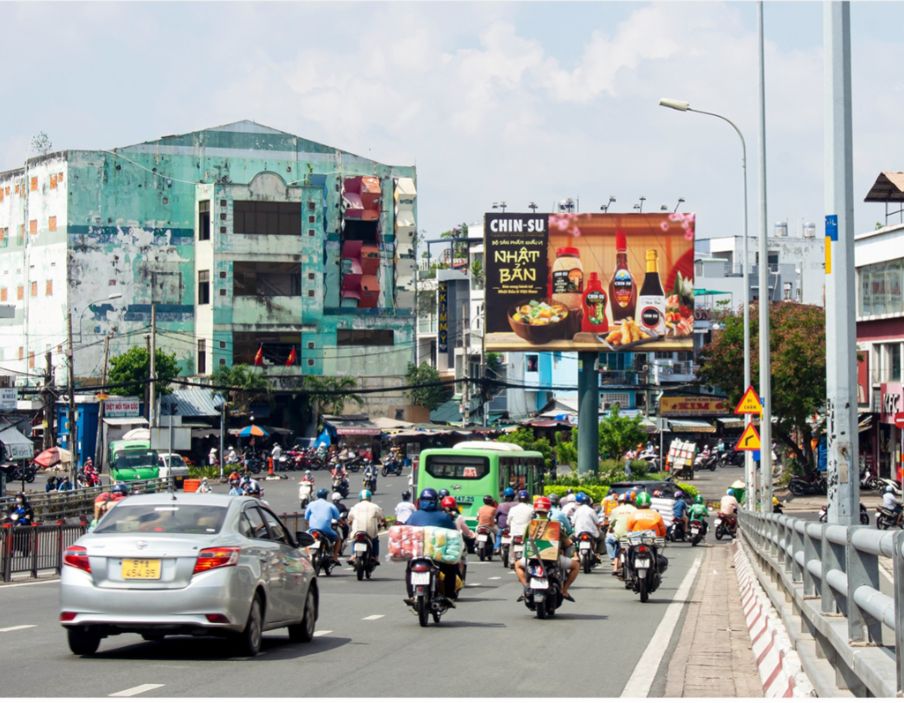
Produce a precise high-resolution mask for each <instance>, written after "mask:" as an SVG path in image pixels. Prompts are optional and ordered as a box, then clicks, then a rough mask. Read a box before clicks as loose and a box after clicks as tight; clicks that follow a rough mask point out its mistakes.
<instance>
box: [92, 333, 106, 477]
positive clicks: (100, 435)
mask: <svg viewBox="0 0 904 703" xmlns="http://www.w3.org/2000/svg"><path fill="white" fill-rule="evenodd" d="M109 360H110V334H109V333H107V334H105V335H104V370H103V372H102V373H101V380H100V385H102V386H106V385H107V364H108V363H109ZM99 395H100V403H99V404H98V408H97V439H96V441H95V445H96V447H95V449H94V454H95V455H96V456H95V457H94V458H95V459H97V461H96V462H94V464H95V466H97V470H98V471H103V468H104V466H106V464H107V449H106V446H105V445H106V442H105V441H104V440H105V439H106V437H105V433H104V408H105V403H106V397H107V389H106V388H103V389H101V392H100V394H99Z"/></svg>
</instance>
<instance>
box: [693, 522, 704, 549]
mask: <svg viewBox="0 0 904 703" xmlns="http://www.w3.org/2000/svg"><path fill="white" fill-rule="evenodd" d="M704 537H706V521H705V520H701V519H699V518H695V519H693V520H691V546H692V547H696V546H697V545H698V544H700V540H702V539H703V538H704Z"/></svg>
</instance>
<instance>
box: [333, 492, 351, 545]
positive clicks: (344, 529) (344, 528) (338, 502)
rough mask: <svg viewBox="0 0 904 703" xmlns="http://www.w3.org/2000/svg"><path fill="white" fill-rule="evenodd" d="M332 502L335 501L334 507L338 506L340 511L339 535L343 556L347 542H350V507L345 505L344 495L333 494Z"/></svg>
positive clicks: (337, 508)
mask: <svg viewBox="0 0 904 703" xmlns="http://www.w3.org/2000/svg"><path fill="white" fill-rule="evenodd" d="M330 500H331V501H333V505H335V506H336V510H338V511H339V534H340V535H341V537H342V539H341V540H340V541H339V553H340V554H342V549H343V547H344V546H345V542H346V541H347V540H348V534H349V527H348V507H347V506H346V505H345V503H343V502H342V494H341V493H338V492H336V493H333V494H332V495H331V496H330Z"/></svg>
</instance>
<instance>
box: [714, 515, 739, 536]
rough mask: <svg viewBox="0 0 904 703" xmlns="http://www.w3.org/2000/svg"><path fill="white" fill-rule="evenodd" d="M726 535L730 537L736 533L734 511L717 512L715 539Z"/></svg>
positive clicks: (736, 517) (736, 520)
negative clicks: (727, 512)
mask: <svg viewBox="0 0 904 703" xmlns="http://www.w3.org/2000/svg"><path fill="white" fill-rule="evenodd" d="M726 535H729V536H730V537H731V538H732V539H734V538H735V537H737V535H738V516H737V515H735V514H734V513H732V514H730V515H728V514H726V513H719V514H718V515H717V516H716V539H717V540H721V539H722V538H723V537H725V536H726Z"/></svg>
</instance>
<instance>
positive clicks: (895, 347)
mask: <svg viewBox="0 0 904 703" xmlns="http://www.w3.org/2000/svg"><path fill="white" fill-rule="evenodd" d="M888 370H889V372H890V374H889V378H888V380H889V381H892V382H894V383H898V382H899V381H900V380H901V345H900V344H897V343H895V344H889V345H888Z"/></svg>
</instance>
